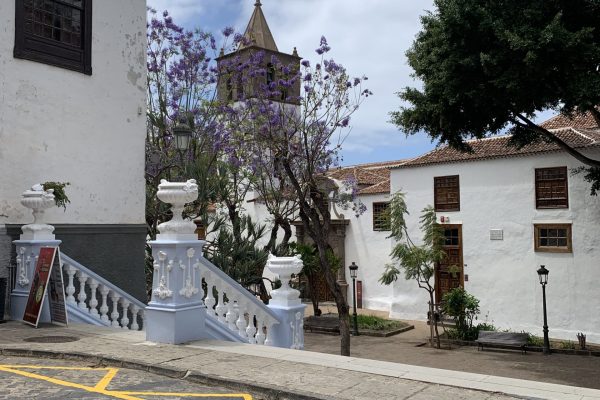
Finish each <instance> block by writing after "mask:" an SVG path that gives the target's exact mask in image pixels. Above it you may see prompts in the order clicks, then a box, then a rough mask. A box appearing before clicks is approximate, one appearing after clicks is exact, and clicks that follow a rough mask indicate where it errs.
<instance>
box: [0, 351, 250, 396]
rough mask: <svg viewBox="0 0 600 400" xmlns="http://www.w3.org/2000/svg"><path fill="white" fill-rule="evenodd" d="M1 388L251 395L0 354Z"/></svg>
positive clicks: (20, 392) (50, 392) (40, 392)
mask: <svg viewBox="0 0 600 400" xmlns="http://www.w3.org/2000/svg"><path fill="white" fill-rule="evenodd" d="M0 388H2V389H1V390H0V399H7V400H8V399H11V400H12V399H28V400H29V399H40V400H41V399H44V400H54V399H56V400H59V399H60V400H62V399H85V400H88V399H111V398H113V399H114V398H117V399H129V400H136V399H188V398H202V397H205V398H206V397H208V396H209V395H210V396H211V397H210V399H211V400H242V399H243V400H250V399H251V397H250V395H247V394H236V393H233V392H232V391H231V390H225V389H221V388H218V387H209V386H203V385H198V384H194V383H191V382H187V381H183V380H179V379H173V378H167V377H164V376H159V375H155V374H151V373H148V372H143V371H135V370H130V369H124V368H110V367H103V366H100V365H93V364H90V363H85V362H77V361H70V360H49V359H37V358H21V357H0ZM219 394H223V396H218V395H219ZM215 395H217V396H215ZM213 396H214V397H213Z"/></svg>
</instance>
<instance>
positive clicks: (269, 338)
mask: <svg viewBox="0 0 600 400" xmlns="http://www.w3.org/2000/svg"><path fill="white" fill-rule="evenodd" d="M265 322H266V324H265V326H266V327H267V338H266V339H265V346H273V336H272V334H273V331H272V329H271V327H272V326H273V320H272V319H271V318H267V319H266V320H265Z"/></svg>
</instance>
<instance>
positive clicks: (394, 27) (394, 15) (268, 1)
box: [148, 0, 434, 165]
mask: <svg viewBox="0 0 600 400" xmlns="http://www.w3.org/2000/svg"><path fill="white" fill-rule="evenodd" d="M254 2H255V0H148V4H149V6H151V7H153V8H155V9H156V10H157V11H159V12H162V11H164V10H168V11H169V12H170V13H171V15H172V16H173V18H174V21H175V22H176V23H178V24H179V25H183V26H185V27H186V28H201V29H203V30H206V31H212V32H214V33H218V32H220V31H221V30H222V28H224V27H226V26H232V27H233V28H235V29H236V31H240V32H243V31H244V29H245V28H246V25H247V23H248V20H249V19H250V16H251V14H252V11H253V8H254ZM262 4H263V6H262V9H263V12H264V14H265V16H266V18H267V22H268V23H269V27H270V28H271V32H272V34H273V36H274V38H275V42H276V43H277V47H278V48H279V51H281V52H285V53H291V52H292V49H293V48H294V47H297V49H298V53H299V55H300V56H301V57H306V58H307V59H309V60H315V59H316V54H315V53H314V50H315V49H316V48H317V47H318V45H319V40H320V38H321V35H323V36H325V37H326V38H327V40H328V42H329V45H330V46H331V47H332V51H331V52H330V53H329V54H330V55H331V58H334V59H335V60H336V61H337V62H339V63H342V64H343V65H344V66H345V67H346V69H347V70H348V72H349V74H350V75H351V76H361V75H366V76H368V77H369V80H368V82H367V83H368V88H369V89H371V91H372V92H373V93H374V96H372V97H369V98H368V99H367V100H366V101H365V103H363V106H362V107H361V108H360V109H359V110H358V111H357V113H356V114H354V116H353V119H352V131H351V132H350V135H349V136H348V138H347V139H346V142H345V143H344V146H343V153H342V155H343V161H342V164H343V165H352V164H358V163H367V162H375V161H388V160H399V159H403V158H409V157H414V156H417V155H419V154H423V153H425V152H426V151H428V150H430V149H432V148H433V147H434V144H432V143H431V141H430V139H429V138H428V137H427V136H426V135H424V134H421V135H416V136H410V137H408V138H407V137H406V136H405V135H404V133H402V132H401V131H399V130H398V129H397V128H396V127H395V126H394V125H392V124H390V123H389V122H388V121H389V115H388V113H389V112H390V111H393V110H396V109H398V108H399V106H400V99H399V98H398V97H397V96H396V94H395V93H396V92H398V91H399V90H400V89H402V88H404V87H406V86H415V85H418V82H415V80H414V79H413V78H411V76H410V74H411V68H410V67H409V66H408V65H407V60H406V57H405V55H404V54H405V52H406V50H407V49H408V48H409V47H410V45H411V44H412V42H413V40H414V38H415V35H416V34H417V33H418V32H419V30H420V18H419V17H420V16H421V15H423V14H424V13H425V12H426V11H427V10H432V9H433V0H416V1H415V0H262Z"/></svg>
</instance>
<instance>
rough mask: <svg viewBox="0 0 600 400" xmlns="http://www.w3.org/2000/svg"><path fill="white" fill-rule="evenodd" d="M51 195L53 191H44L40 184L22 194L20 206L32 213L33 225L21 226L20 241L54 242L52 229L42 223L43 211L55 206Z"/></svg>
mask: <svg viewBox="0 0 600 400" xmlns="http://www.w3.org/2000/svg"><path fill="white" fill-rule="evenodd" d="M53 193H54V189H50V190H44V187H43V186H42V185H41V184H37V185H33V186H32V187H31V189H29V190H26V191H24V192H23V194H22V198H21V204H22V205H23V206H25V207H27V208H29V209H31V210H32V211H33V223H32V224H28V225H23V227H22V228H21V230H22V231H23V234H22V235H21V240H54V235H53V232H54V227H53V226H52V225H48V224H45V223H44V211H45V210H46V209H48V208H50V207H53V206H54V205H55V203H54V194H53Z"/></svg>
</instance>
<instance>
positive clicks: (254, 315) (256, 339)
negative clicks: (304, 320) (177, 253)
mask: <svg viewBox="0 0 600 400" xmlns="http://www.w3.org/2000/svg"><path fill="white" fill-rule="evenodd" d="M211 267H212V268H215V269H216V267H213V266H212V264H210V263H208V262H207V261H206V260H200V262H199V271H200V276H201V277H202V278H203V279H204V281H205V282H206V288H207V289H206V297H205V299H204V303H205V305H206V307H207V315H208V317H209V318H212V319H213V320H216V321H218V322H220V323H221V325H222V326H223V327H224V328H226V329H228V330H229V331H231V332H232V333H235V334H236V335H237V336H238V337H239V338H241V339H242V340H244V341H246V342H247V343H251V344H261V345H262V344H267V345H268V344H272V342H269V340H268V338H267V336H268V335H267V334H266V333H265V331H266V330H267V328H266V327H267V326H273V325H274V324H277V323H279V321H278V320H277V319H276V317H275V316H273V315H271V314H270V312H269V309H268V308H266V306H264V305H263V304H262V302H260V301H259V300H258V299H256V298H255V297H254V295H253V294H252V293H250V292H249V291H248V290H246V289H245V288H243V287H241V286H240V285H239V284H237V283H236V282H235V281H233V280H231V279H230V278H228V277H226V276H225V277H224V276H222V275H221V274H222V272H221V271H218V272H217V271H213V270H211V269H210V268H211ZM213 288H214V290H216V292H217V293H216V298H215V295H213ZM225 299H227V300H228V301H227V302H225Z"/></svg>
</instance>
